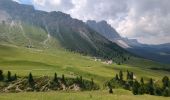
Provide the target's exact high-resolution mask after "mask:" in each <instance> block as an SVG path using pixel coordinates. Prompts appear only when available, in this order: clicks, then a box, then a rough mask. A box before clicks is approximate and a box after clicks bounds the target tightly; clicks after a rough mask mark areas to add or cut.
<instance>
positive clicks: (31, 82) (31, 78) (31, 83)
mask: <svg viewBox="0 0 170 100" xmlns="http://www.w3.org/2000/svg"><path fill="white" fill-rule="evenodd" d="M28 83H29V84H30V85H34V79H33V76H32V73H30V74H29V76H28Z"/></svg>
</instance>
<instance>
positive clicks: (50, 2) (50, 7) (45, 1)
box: [32, 0, 74, 12]
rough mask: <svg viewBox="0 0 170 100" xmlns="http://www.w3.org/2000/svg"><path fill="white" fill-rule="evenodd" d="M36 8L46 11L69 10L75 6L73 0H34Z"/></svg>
mask: <svg viewBox="0 0 170 100" xmlns="http://www.w3.org/2000/svg"><path fill="white" fill-rule="evenodd" d="M32 4H33V5H34V7H35V8H36V9H40V10H45V11H63V12H66V11H69V10H71V9H73V8H74V5H73V3H72V1H71V0H32Z"/></svg>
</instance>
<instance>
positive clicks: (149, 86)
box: [147, 78, 154, 95]
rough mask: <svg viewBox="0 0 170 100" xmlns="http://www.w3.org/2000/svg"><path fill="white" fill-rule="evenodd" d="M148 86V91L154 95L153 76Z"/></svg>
mask: <svg viewBox="0 0 170 100" xmlns="http://www.w3.org/2000/svg"><path fill="white" fill-rule="evenodd" d="M147 88H148V93H149V94H150V95H154V85H153V79H152V78H151V79H150V81H149V84H148V86H147Z"/></svg>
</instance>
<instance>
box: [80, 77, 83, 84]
mask: <svg viewBox="0 0 170 100" xmlns="http://www.w3.org/2000/svg"><path fill="white" fill-rule="evenodd" d="M82 83H83V77H82V76H80V84H82Z"/></svg>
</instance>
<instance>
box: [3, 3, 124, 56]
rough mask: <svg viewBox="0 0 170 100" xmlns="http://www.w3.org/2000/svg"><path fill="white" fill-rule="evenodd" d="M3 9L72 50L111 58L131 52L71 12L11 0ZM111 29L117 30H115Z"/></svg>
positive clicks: (13, 18)
mask: <svg viewBox="0 0 170 100" xmlns="http://www.w3.org/2000/svg"><path fill="white" fill-rule="evenodd" d="M0 10H3V11H5V12H7V13H8V14H9V15H10V17H11V18H12V20H16V21H21V22H22V23H27V24H29V25H34V26H37V27H41V28H42V29H44V30H45V31H46V32H47V33H48V34H50V36H51V37H54V38H56V39H57V40H58V41H59V42H60V44H61V45H62V47H64V48H66V49H69V50H71V51H76V52H80V53H84V54H89V55H92V56H99V57H105V58H109V59H111V58H113V57H116V55H119V56H122V55H123V54H124V53H127V52H126V51H125V50H123V49H122V48H121V47H119V46H118V45H117V44H115V43H112V42H111V41H109V40H107V39H106V38H105V37H103V36H102V35H100V34H99V33H98V32H96V31H95V30H93V29H92V28H90V27H89V26H88V25H86V24H85V23H84V22H83V21H80V20H77V19H73V18H71V17H70V15H68V14H65V13H62V12H55V11H54V12H44V11H38V10H35V9H34V7H33V6H30V5H23V4H18V3H16V2H13V1H11V0H0ZM105 24H107V23H105ZM101 25H102V23H101ZM104 26H105V25H104ZM101 27H102V26H101ZM108 29H110V27H108ZM102 31H106V30H102ZM110 31H113V32H114V31H115V30H110ZM115 37H116V38H118V37H119V35H115Z"/></svg>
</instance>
